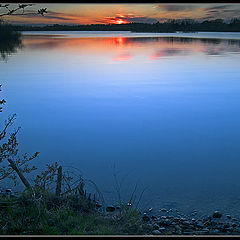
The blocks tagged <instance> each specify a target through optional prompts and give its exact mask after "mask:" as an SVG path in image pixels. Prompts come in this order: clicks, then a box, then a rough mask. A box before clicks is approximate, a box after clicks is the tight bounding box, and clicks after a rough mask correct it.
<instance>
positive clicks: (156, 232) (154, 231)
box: [152, 230, 161, 235]
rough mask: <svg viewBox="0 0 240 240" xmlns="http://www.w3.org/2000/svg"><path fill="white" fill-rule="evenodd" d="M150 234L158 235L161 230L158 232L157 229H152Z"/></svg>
mask: <svg viewBox="0 0 240 240" xmlns="http://www.w3.org/2000/svg"><path fill="white" fill-rule="evenodd" d="M152 234H153V235H160V234H161V232H160V231H159V230H153V231H152Z"/></svg>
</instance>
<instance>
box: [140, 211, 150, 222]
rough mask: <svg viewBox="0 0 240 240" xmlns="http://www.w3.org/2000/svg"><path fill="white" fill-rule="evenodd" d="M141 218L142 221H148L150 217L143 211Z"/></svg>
mask: <svg viewBox="0 0 240 240" xmlns="http://www.w3.org/2000/svg"><path fill="white" fill-rule="evenodd" d="M142 220H143V221H144V222H149V221H150V217H149V216H147V214H146V213H144V214H143V216H142Z"/></svg>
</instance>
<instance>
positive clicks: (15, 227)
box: [0, 189, 144, 235]
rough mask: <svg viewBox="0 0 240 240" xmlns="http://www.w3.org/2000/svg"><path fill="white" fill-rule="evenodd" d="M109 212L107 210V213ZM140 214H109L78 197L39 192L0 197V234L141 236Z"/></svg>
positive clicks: (127, 211)
mask: <svg viewBox="0 0 240 240" xmlns="http://www.w3.org/2000/svg"><path fill="white" fill-rule="evenodd" d="M110 210H111V209H110ZM143 233H144V226H143V223H142V221H141V217H140V212H139V211H137V210H136V209H133V208H132V207H131V206H126V205H125V206H124V205H122V206H121V208H119V209H118V210H115V211H114V213H113V212H106V211H104V209H103V207H101V206H100V205H99V204H97V203H96V202H94V201H93V200H89V199H87V198H85V197H84V196H82V195H79V194H71V195H67V196H61V197H57V196H56V195H55V194H52V193H49V192H47V191H41V190H39V189H32V190H26V191H25V192H23V193H22V194H20V196H18V197H14V196H11V197H9V196H1V198H0V234H2V235H4V234H7V235H9V234H11V235H12V234H13V235H14V234H17V235H21V234H24V235H25V234H31V235H34V234H37V235H44V234H48V235H51V234H54V235H58V234H59V235H66V234H67V235H75V234H77V235H108V234H111V235H122V234H143Z"/></svg>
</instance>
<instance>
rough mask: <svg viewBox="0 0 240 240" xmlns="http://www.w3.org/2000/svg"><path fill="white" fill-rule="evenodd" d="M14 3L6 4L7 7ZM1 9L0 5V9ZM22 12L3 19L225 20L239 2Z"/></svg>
mask: <svg viewBox="0 0 240 240" xmlns="http://www.w3.org/2000/svg"><path fill="white" fill-rule="evenodd" d="M17 6H18V5H17V4H10V6H9V9H14V8H15V7H17ZM40 8H47V11H48V13H47V14H46V15H45V16H44V17H42V16H40V15H37V14H35V13H36V12H37V10H38V9H40ZM4 10H5V9H4V8H1V9H0V12H1V13H3V12H4ZM21 12H22V11H19V12H18V13H21ZM25 14H27V15H24V16H21V15H15V16H4V19H5V20H7V21H9V22H11V23H14V24H109V23H115V24H122V23H128V22H139V23H155V22H157V21H160V22H162V21H165V20H166V19H173V18H175V19H182V18H192V19H196V20H199V21H203V20H213V19H216V18H222V19H225V20H229V19H231V18H239V17H240V4H226V3H225V4H215V3H211V4H183V3H181V4H34V5H33V6H31V7H28V8H26V10H25Z"/></svg>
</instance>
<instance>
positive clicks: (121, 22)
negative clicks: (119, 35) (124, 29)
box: [115, 18, 128, 24]
mask: <svg viewBox="0 0 240 240" xmlns="http://www.w3.org/2000/svg"><path fill="white" fill-rule="evenodd" d="M125 23H128V21H126V20H124V19H121V18H119V19H117V20H116V21H115V24H125Z"/></svg>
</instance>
